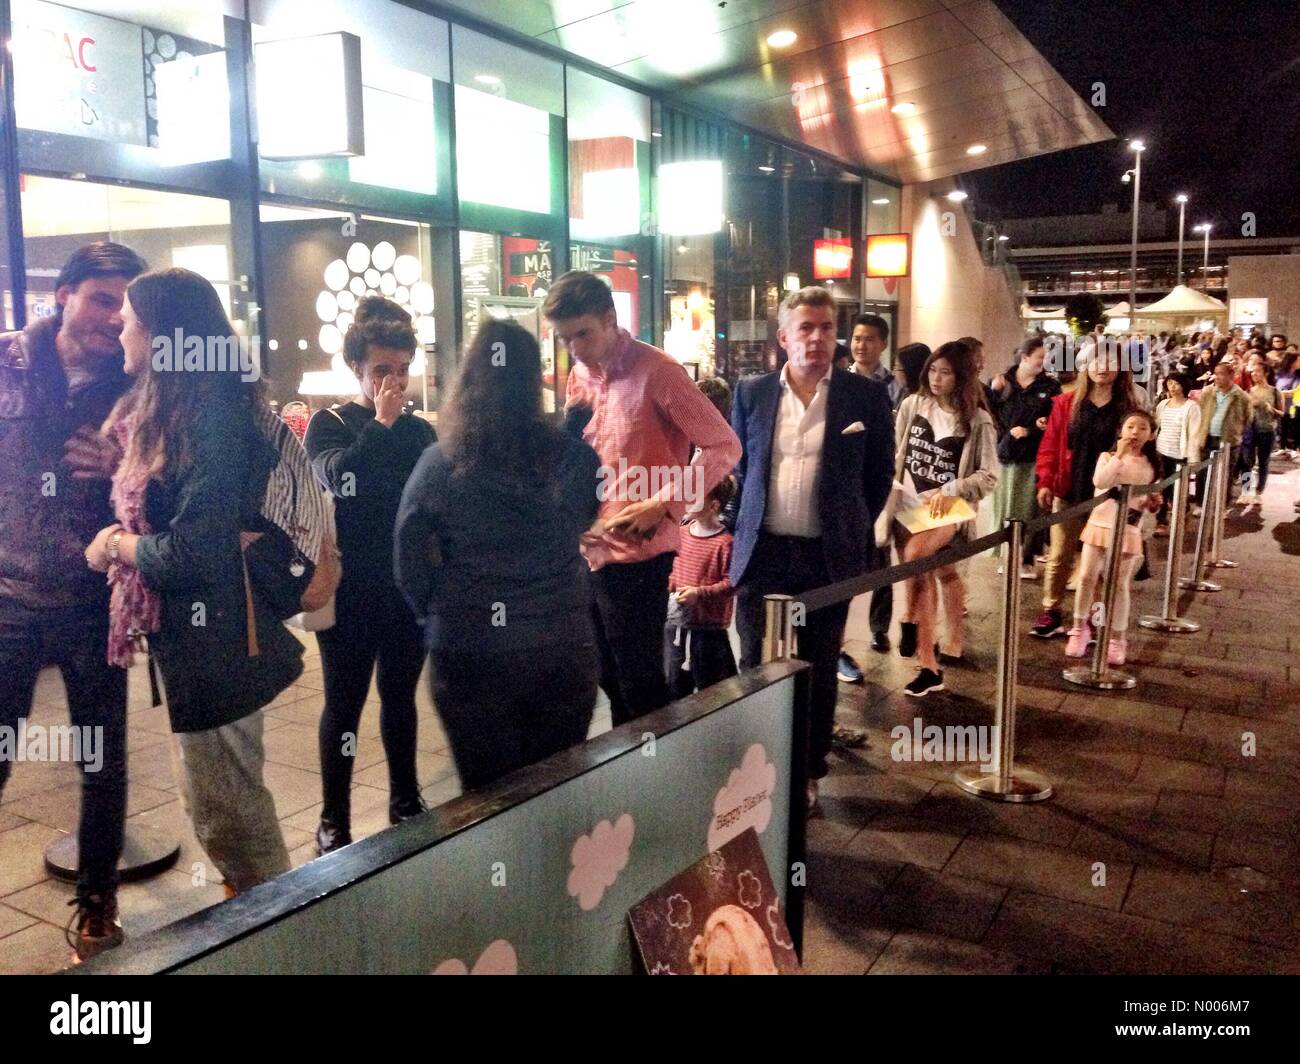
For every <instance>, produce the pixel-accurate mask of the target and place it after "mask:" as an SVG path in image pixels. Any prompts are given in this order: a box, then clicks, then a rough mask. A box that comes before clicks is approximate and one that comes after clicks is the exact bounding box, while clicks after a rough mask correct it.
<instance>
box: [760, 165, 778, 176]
mask: <svg viewBox="0 0 1300 1064" xmlns="http://www.w3.org/2000/svg"><path fill="white" fill-rule="evenodd" d="M758 169H759V172H760V173H764V174H774V173H776V167H775V166H760V167H759V168H758Z"/></svg>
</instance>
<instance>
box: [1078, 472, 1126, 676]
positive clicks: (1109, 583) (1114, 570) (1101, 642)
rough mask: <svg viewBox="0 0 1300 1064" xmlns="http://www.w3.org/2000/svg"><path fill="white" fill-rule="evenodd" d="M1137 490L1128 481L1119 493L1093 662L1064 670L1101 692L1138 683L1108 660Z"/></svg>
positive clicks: (1111, 531)
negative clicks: (1130, 503)
mask: <svg viewBox="0 0 1300 1064" xmlns="http://www.w3.org/2000/svg"><path fill="white" fill-rule="evenodd" d="M1132 492H1133V489H1132V487H1131V486H1130V485H1128V484H1124V485H1122V486H1121V488H1120V492H1119V506H1118V509H1116V511H1115V521H1114V523H1113V524H1112V525H1111V529H1110V555H1109V563H1108V564H1107V566H1106V586H1105V589H1104V591H1103V592H1102V605H1101V624H1100V625H1098V627H1097V632H1096V635H1097V644H1096V646H1094V647H1093V650H1092V664H1091V665H1075V666H1073V667H1071V668H1068V669H1065V670H1063V671H1062V673H1061V675H1062V676H1063V677H1064V678H1065V679H1066V680H1068V681H1069V682H1070V683H1074V684H1078V685H1079V686H1080V687H1091V688H1093V689H1094V690H1097V691H1127V690H1128V689H1129V688H1131V687H1136V686H1137V679H1136V678H1135V677H1134V676H1132V675H1130V674H1129V673H1127V672H1120V671H1119V670H1118V669H1112V668H1111V667H1110V666H1109V665H1108V664H1107V661H1106V655H1107V652H1108V650H1109V645H1110V628H1111V611H1112V610H1113V609H1114V608H1115V588H1116V586H1117V585H1118V584H1119V569H1120V564H1121V563H1122V561H1123V556H1124V528H1125V525H1126V524H1127V521H1128V501H1129V496H1130V495H1131V494H1132Z"/></svg>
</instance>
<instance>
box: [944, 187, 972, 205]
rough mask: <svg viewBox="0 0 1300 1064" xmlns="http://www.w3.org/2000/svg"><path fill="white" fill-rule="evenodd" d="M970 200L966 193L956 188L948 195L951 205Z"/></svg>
mask: <svg viewBox="0 0 1300 1064" xmlns="http://www.w3.org/2000/svg"><path fill="white" fill-rule="evenodd" d="M967 198H969V197H968V196H967V194H966V193H965V192H963V191H962V190H961V189H959V188H954V189H953V190H952V191H951V192H949V193H948V202H949V203H960V202H961V201H962V200H964V199H967Z"/></svg>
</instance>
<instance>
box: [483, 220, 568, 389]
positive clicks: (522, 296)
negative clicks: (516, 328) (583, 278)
mask: <svg viewBox="0 0 1300 1064" xmlns="http://www.w3.org/2000/svg"><path fill="white" fill-rule="evenodd" d="M553 279H554V257H553V249H552V245H551V243H550V241H548V240H535V239H532V238H530V237H521V236H499V235H497V234H495V233H479V232H474V231H472V230H468V229H464V230H461V233H460V287H461V309H462V314H463V318H462V321H463V322H464V335H465V343H467V344H468V343H469V341H470V340H471V339H473V337H474V334H475V333H476V332H478V327H479V323H480V322H482V321H485V320H488V319H490V318H509V319H512V320H514V321H517V322H518V323H519V324H520V325H522V326H523V327H524V328H525V329H527V330H528V331H529V332H530V333H532V334H533V336H535V337H536V338H537V341H538V343H539V344H540V345H541V348H542V388H543V401H544V402H545V404H546V409H547V411H548V412H554V411H555V410H557V409H558V408H559V406H562V405H563V395H564V390H563V389H564V383H565V379H566V378H567V376H568V367H567V363H566V365H565V366H562V367H559V369H558V372H557V367H556V362H555V338H554V336H553V334H552V332H551V327H550V325H549V324H547V321H546V319H545V318H544V317H542V303H543V301H544V300H545V299H546V293H547V291H548V290H549V289H550V287H551V282H552V280H553ZM557 395H558V396H559V397H560V398H559V402H558V403H557V398H556V397H557Z"/></svg>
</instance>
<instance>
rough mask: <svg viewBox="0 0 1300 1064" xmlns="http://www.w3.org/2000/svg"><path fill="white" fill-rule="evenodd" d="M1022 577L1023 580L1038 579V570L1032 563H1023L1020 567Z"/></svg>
mask: <svg viewBox="0 0 1300 1064" xmlns="http://www.w3.org/2000/svg"><path fill="white" fill-rule="evenodd" d="M1020 579H1021V580H1037V579H1038V570H1036V569H1035V568H1034V567H1033V566H1032V565H1022V566H1021V567H1020Z"/></svg>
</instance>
